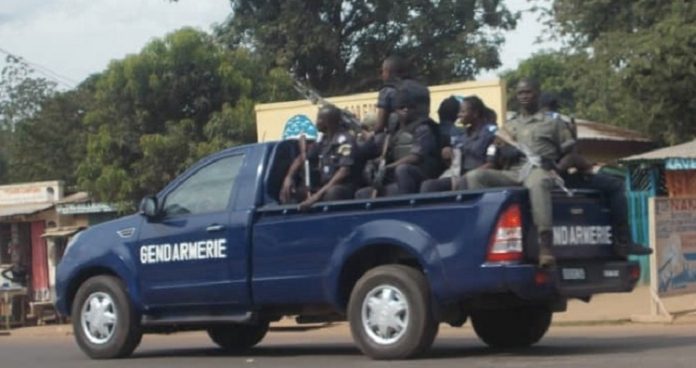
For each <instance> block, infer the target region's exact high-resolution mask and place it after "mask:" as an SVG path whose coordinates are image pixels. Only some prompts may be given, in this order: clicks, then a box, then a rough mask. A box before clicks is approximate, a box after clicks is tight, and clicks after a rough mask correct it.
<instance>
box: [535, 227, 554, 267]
mask: <svg viewBox="0 0 696 368" xmlns="http://www.w3.org/2000/svg"><path fill="white" fill-rule="evenodd" d="M552 248H553V232H551V231H549V230H547V231H542V232H540V233H539V267H541V268H553V267H556V258H555V257H554V256H553V251H552Z"/></svg>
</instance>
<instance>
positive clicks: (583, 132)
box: [575, 119, 652, 142]
mask: <svg viewBox="0 0 696 368" xmlns="http://www.w3.org/2000/svg"><path fill="white" fill-rule="evenodd" d="M575 124H576V125H577V127H578V139H585V140H605V141H630V142H652V141H651V140H650V138H648V137H646V136H645V135H643V134H642V133H640V132H637V131H635V130H631V129H626V128H620V127H617V126H614V125H609V124H602V123H595V122H593V121H589V120H583V119H576V120H575Z"/></svg>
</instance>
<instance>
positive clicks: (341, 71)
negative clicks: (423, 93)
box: [217, 0, 517, 94]
mask: <svg viewBox="0 0 696 368" xmlns="http://www.w3.org/2000/svg"><path fill="white" fill-rule="evenodd" d="M230 3H231V5H232V8H233V10H232V15H231V16H230V18H229V20H228V22H226V23H225V24H223V25H222V26H221V27H219V29H218V31H217V33H218V36H219V39H220V40H222V41H223V42H224V43H225V44H227V45H230V46H232V47H237V46H238V45H251V46H253V48H254V49H255V50H258V52H259V53H260V54H261V55H263V57H264V58H265V59H266V60H269V61H270V62H271V63H272V65H274V66H278V67H281V68H284V69H286V70H290V71H291V72H292V73H293V74H294V75H295V76H296V77H298V78H300V79H307V80H308V81H309V83H310V84H311V85H312V86H314V87H315V88H317V89H319V90H320V91H322V92H323V93H327V94H338V93H346V92H355V91H364V90H365V89H366V88H369V87H374V86H376V85H378V82H379V80H378V69H379V67H380V66H381V62H382V60H383V59H384V58H385V57H386V56H388V55H390V54H394V53H397V54H401V55H404V56H406V57H407V58H409V59H410V60H411V61H412V62H413V64H414V66H415V67H416V69H417V70H416V72H417V74H419V75H420V76H421V77H422V78H423V79H424V81H426V82H428V83H429V84H436V83H443V82H449V81H453V80H462V79H470V78H473V76H474V75H475V74H476V73H477V72H478V71H480V70H485V69H492V68H496V67H498V66H499V65H500V60H499V54H498V48H499V46H500V45H501V43H502V42H503V37H502V32H503V31H506V30H510V29H513V28H514V27H515V22H516V19H517V15H516V14H511V13H510V12H509V11H508V10H507V8H506V7H505V6H504V5H503V3H502V1H500V0H439V1H432V0H428V1H426V0H404V1H400V2H394V1H388V0H367V1H357V0H323V1H319V0H317V1H304V0H286V1H275V0H273V1H272V0H230Z"/></svg>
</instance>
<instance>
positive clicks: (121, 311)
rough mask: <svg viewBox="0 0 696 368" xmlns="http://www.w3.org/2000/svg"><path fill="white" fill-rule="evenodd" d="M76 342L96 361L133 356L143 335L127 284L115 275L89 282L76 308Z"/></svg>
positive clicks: (83, 286)
mask: <svg viewBox="0 0 696 368" xmlns="http://www.w3.org/2000/svg"><path fill="white" fill-rule="evenodd" d="M72 323H73V330H74V334H75V340H76V341H77V344H78V345H79V346H80V349H82V351H83V352H85V354H87V355H88V356H89V357H91V358H94V359H112V358H122V357H125V356H128V355H130V354H131V353H132V352H133V350H135V348H136V347H137V346H138V344H140V340H141V338H142V336H143V334H142V330H141V329H140V323H139V321H138V319H137V314H136V313H135V311H134V310H133V307H132V305H131V303H130V300H129V299H128V294H127V293H126V290H125V287H124V286H123V283H122V282H121V280H119V279H118V278H115V277H113V276H96V277H92V278H91V279H88V280H87V281H85V282H84V283H83V284H82V286H80V288H79V289H78V291H77V294H75V299H74V300H73V305H72Z"/></svg>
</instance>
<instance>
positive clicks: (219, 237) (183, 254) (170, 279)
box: [133, 154, 249, 308]
mask: <svg viewBox="0 0 696 368" xmlns="http://www.w3.org/2000/svg"><path fill="white" fill-rule="evenodd" d="M244 158H245V156H244V155H243V154H230V155H226V156H221V157H216V158H215V159H213V160H210V161H208V162H204V163H202V164H201V165H200V166H199V167H198V168H196V169H193V170H192V172H190V173H187V174H185V175H187V176H186V177H184V178H183V180H180V181H178V183H177V184H175V185H174V186H173V187H172V188H168V189H166V191H165V192H163V193H162V194H161V195H160V196H159V197H158V200H159V202H160V204H161V205H160V208H161V212H162V216H160V217H159V219H157V220H150V221H144V222H143V225H142V226H143V228H142V229H141V232H140V234H141V235H140V238H139V240H138V242H137V245H136V247H135V248H134V249H133V251H134V258H135V259H137V260H139V261H140V262H138V263H137V264H138V267H139V270H138V275H139V276H140V283H141V290H142V293H143V295H142V298H143V302H144V304H145V305H146V306H148V307H149V308H157V307H171V306H190V307H195V306H196V305H207V306H213V305H218V306H220V307H223V306H228V307H229V306H230V305H239V306H244V305H247V304H248V302H249V296H248V292H249V291H248V286H247V277H248V266H247V257H248V255H247V250H246V244H245V239H246V236H245V226H244V225H243V222H245V221H247V217H246V214H245V213H236V212H235V211H234V210H233V202H234V200H235V196H236V193H237V192H238V191H239V190H238V189H239V188H238V185H235V184H237V182H238V181H239V180H238V176H239V173H240V170H241V169H242V166H243V164H244Z"/></svg>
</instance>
